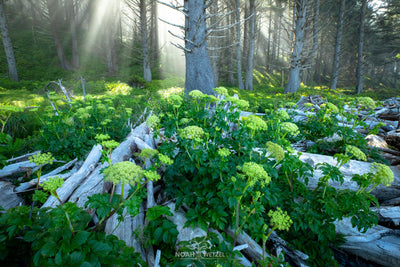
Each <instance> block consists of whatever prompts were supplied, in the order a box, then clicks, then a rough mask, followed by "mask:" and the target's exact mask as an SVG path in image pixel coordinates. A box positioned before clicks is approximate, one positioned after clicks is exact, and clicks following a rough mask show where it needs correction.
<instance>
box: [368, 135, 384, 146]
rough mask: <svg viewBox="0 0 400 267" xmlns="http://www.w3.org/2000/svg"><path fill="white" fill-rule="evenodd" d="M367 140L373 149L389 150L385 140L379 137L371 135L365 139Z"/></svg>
mask: <svg viewBox="0 0 400 267" xmlns="http://www.w3.org/2000/svg"><path fill="white" fill-rule="evenodd" d="M365 140H367V142H368V145H369V146H371V147H376V148H378V147H379V148H388V144H387V143H386V141H385V139H383V138H382V137H380V136H378V135H375V134H370V135H368V136H367V137H365Z"/></svg>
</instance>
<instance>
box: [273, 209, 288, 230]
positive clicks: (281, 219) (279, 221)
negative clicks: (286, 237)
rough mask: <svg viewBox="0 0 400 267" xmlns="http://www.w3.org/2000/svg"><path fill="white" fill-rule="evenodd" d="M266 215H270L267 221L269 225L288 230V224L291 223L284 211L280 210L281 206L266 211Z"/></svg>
mask: <svg viewBox="0 0 400 267" xmlns="http://www.w3.org/2000/svg"><path fill="white" fill-rule="evenodd" d="M268 217H270V221H269V222H270V225H271V227H272V228H274V229H278V230H281V231H288V230H289V228H290V226H291V225H292V224H293V221H292V219H290V216H289V215H288V214H287V212H286V211H285V212H284V211H282V210H281V208H277V209H276V211H272V210H270V211H269V212H268Z"/></svg>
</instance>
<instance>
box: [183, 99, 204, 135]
mask: <svg viewBox="0 0 400 267" xmlns="http://www.w3.org/2000/svg"><path fill="white" fill-rule="evenodd" d="M192 92H193V91H192ZM180 135H181V137H182V138H184V139H201V138H202V137H203V136H204V130H203V129H202V128H200V127H198V126H187V127H186V128H184V129H182V130H181V131H180Z"/></svg>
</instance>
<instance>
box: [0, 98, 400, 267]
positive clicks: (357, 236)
mask: <svg viewBox="0 0 400 267" xmlns="http://www.w3.org/2000/svg"><path fill="white" fill-rule="evenodd" d="M313 101H314V100H313ZM314 102H315V101H314ZM320 104H321V103H319V105H320ZM301 112H303V111H301V110H299V114H300V113H301ZM303 113H306V112H303ZM243 115H248V114H247V113H246V114H245V113H243ZM306 115H309V114H306ZM296 116H302V115H296ZM392 131H393V130H392ZM386 133H387V132H386ZM157 141H159V140H157ZM156 143H157V142H155V140H154V139H153V134H152V132H151V131H150V129H149V128H148V127H147V126H146V124H145V123H142V124H140V125H139V126H138V127H136V128H134V129H132V131H131V133H130V134H129V135H128V136H127V138H126V140H125V141H124V142H122V143H121V144H120V145H119V147H117V148H116V149H115V150H114V151H113V153H112V155H111V161H112V163H113V164H114V163H117V162H120V161H132V162H134V161H135V157H134V154H135V153H136V152H140V151H141V150H142V149H143V148H153V149H154V148H156V147H157V145H156ZM386 149H389V148H386ZM390 150H393V149H390ZM393 151H395V150H393ZM391 154H393V153H391ZM31 155H32V154H29V155H25V156H22V157H18V158H14V159H11V160H9V165H8V166H6V167H4V168H3V169H2V170H0V179H1V181H0V206H2V207H4V208H5V209H9V208H11V207H15V206H18V205H23V199H22V198H21V194H23V193H24V192H26V191H29V190H34V188H35V187H36V185H37V182H38V181H37V179H32V180H31V181H29V182H24V183H21V184H20V185H19V186H14V185H13V183H11V181H10V179H11V178H10V177H12V179H15V177H16V176H18V174H21V178H20V179H23V178H24V177H23V176H25V178H26V176H29V175H30V174H31V173H32V172H34V171H35V168H36V166H35V165H34V164H33V163H30V162H29V160H28V157H29V156H31ZM100 158H101V146H100V145H96V146H94V147H93V148H92V150H91V152H90V153H89V154H88V156H87V158H86V159H85V161H84V162H80V161H77V160H73V161H71V162H68V163H66V164H65V165H63V166H61V167H59V168H57V169H55V170H53V171H51V172H50V173H48V174H45V175H43V176H42V177H41V180H40V183H42V182H44V181H46V180H47V179H49V178H50V177H54V176H55V175H58V176H59V177H62V178H63V179H65V183H64V185H63V186H62V187H61V188H59V189H58V190H57V193H58V195H59V197H60V199H61V200H62V201H63V202H67V201H69V202H75V203H77V205H78V206H80V207H84V203H85V202H86V201H87V199H88V197H89V196H91V195H93V194H96V193H102V192H106V191H109V190H110V188H109V186H108V185H107V184H106V183H104V179H103V174H102V173H101V172H100V170H101V169H102V168H104V167H107V166H108V165H107V163H103V164H101V163H100ZM300 159H301V160H302V161H303V162H306V163H309V164H311V165H312V166H316V164H318V163H321V162H326V163H329V164H331V165H336V160H335V159H334V158H332V157H330V156H324V155H317V154H310V153H302V155H301V156H300ZM149 164H151V162H150V161H147V162H146V163H145V165H144V166H143V167H144V168H147V167H148V166H149ZM391 169H392V171H393V173H394V182H393V183H392V185H391V186H390V187H385V186H378V187H377V188H375V189H374V190H373V191H372V194H374V195H375V196H376V197H377V199H378V200H379V202H380V204H381V206H380V207H379V208H372V209H373V210H374V211H375V212H377V214H378V215H379V225H378V226H376V227H373V228H371V229H370V230H368V231H367V232H366V233H360V232H359V231H357V230H356V229H354V228H352V227H351V223H350V220H349V219H347V218H346V219H344V220H342V221H338V222H337V223H336V230H337V232H338V233H341V234H344V235H345V237H346V239H347V242H346V243H345V244H344V246H343V247H342V249H343V250H346V251H348V252H350V253H352V254H355V255H357V256H359V257H362V258H365V259H367V260H370V261H373V262H376V263H378V264H382V265H386V266H400V235H399V230H398V229H399V223H400V207H399V206H400V169H399V166H391ZM369 170H370V163H367V162H361V161H355V160H352V161H350V162H349V163H348V164H345V165H344V166H343V167H342V168H341V171H342V173H343V174H344V175H345V182H344V183H343V184H338V183H334V182H332V183H331V185H332V186H334V187H335V188H337V189H339V190H340V189H350V190H358V186H357V184H356V183H355V182H353V181H352V180H351V177H352V176H353V175H354V174H363V173H366V172H369ZM60 173H62V174H60ZM321 175H322V174H321V173H320V172H318V171H315V172H314V176H313V178H312V179H310V180H309V184H308V187H309V188H310V189H314V188H315V187H316V185H317V183H318V180H319V178H320V177H321ZM146 186H147V199H145V200H144V201H143V203H142V205H141V208H140V212H139V214H138V215H136V216H135V217H131V216H130V215H129V214H128V213H126V214H125V215H126V216H125V220H124V221H123V222H122V223H119V222H118V220H117V218H116V217H115V216H113V217H111V218H109V219H108V221H107V224H106V229H105V231H106V232H107V233H108V234H114V235H116V236H117V237H118V238H119V239H121V240H124V241H125V242H126V244H127V245H128V246H132V247H134V248H135V250H136V251H137V252H139V253H140V254H141V255H142V258H143V259H144V260H145V261H147V263H148V264H149V266H159V259H160V254H161V253H162V252H161V251H154V249H153V248H152V247H151V246H150V247H149V246H146V247H144V246H143V244H142V243H141V241H140V240H138V239H136V238H135V237H134V236H133V235H132V233H133V232H134V231H135V230H136V229H140V228H142V227H143V226H144V225H145V224H146V210H147V209H148V208H151V207H153V206H155V205H168V206H169V207H170V209H171V211H172V212H173V214H174V215H173V216H171V217H170V218H169V219H170V220H171V221H172V222H174V223H175V224H176V225H177V229H178V231H179V235H178V242H179V241H189V240H191V239H193V238H196V237H202V236H205V235H206V234H207V233H206V232H205V231H203V230H202V229H200V228H190V227H189V228H185V227H184V224H185V222H186V219H185V210H184V209H180V210H175V204H174V202H173V201H172V200H168V199H166V197H165V194H164V192H163V190H162V186H161V185H160V184H153V183H152V182H148V183H147V185H146ZM121 189H122V188H121V186H118V187H117V188H116V191H117V193H119V194H121V193H122V194H124V195H126V194H127V192H128V191H129V187H125V188H124V192H121ZM57 203H58V202H57V201H56V199H55V198H54V197H49V198H48V200H47V201H46V202H45V204H44V205H43V207H55V206H56V205H57ZM88 212H91V211H88ZM91 214H92V216H93V219H94V220H96V216H95V214H93V212H91ZM209 231H210V232H214V233H216V234H217V235H219V236H220V234H221V233H219V232H217V231H215V230H213V229H210V230H209ZM226 233H227V234H229V235H233V231H232V229H226ZM250 234H251V233H250ZM221 238H222V237H221ZM267 247H268V248H271V249H270V253H271V254H273V255H278V254H280V253H282V252H283V253H284V254H285V259H286V260H287V261H289V262H290V263H291V264H292V265H293V266H307V259H308V256H307V255H305V254H304V253H302V252H300V251H296V250H293V249H291V248H290V247H289V246H288V245H287V242H286V241H284V240H282V239H281V238H280V237H279V236H278V235H276V234H275V233H273V234H272V235H271V237H270V238H269V240H268V244H267ZM235 249H236V250H240V251H241V253H242V254H241V255H242V256H241V257H240V258H239V259H240V261H241V262H242V264H243V265H244V266H251V262H254V261H256V260H258V259H261V257H262V255H263V249H262V248H261V247H260V245H259V244H257V243H256V242H255V241H254V240H253V239H252V238H251V237H250V235H248V234H246V233H244V232H243V233H241V234H240V235H239V236H238V237H237V246H236V247H235Z"/></svg>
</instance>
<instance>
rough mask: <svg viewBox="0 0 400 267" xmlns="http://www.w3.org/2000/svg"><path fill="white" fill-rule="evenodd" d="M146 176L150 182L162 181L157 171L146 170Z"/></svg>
mask: <svg viewBox="0 0 400 267" xmlns="http://www.w3.org/2000/svg"><path fill="white" fill-rule="evenodd" d="M143 174H144V176H145V177H146V178H147V179H148V180H150V181H153V182H155V181H158V180H160V179H161V177H160V175H159V174H158V173H157V171H155V170H146V171H144V172H143Z"/></svg>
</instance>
